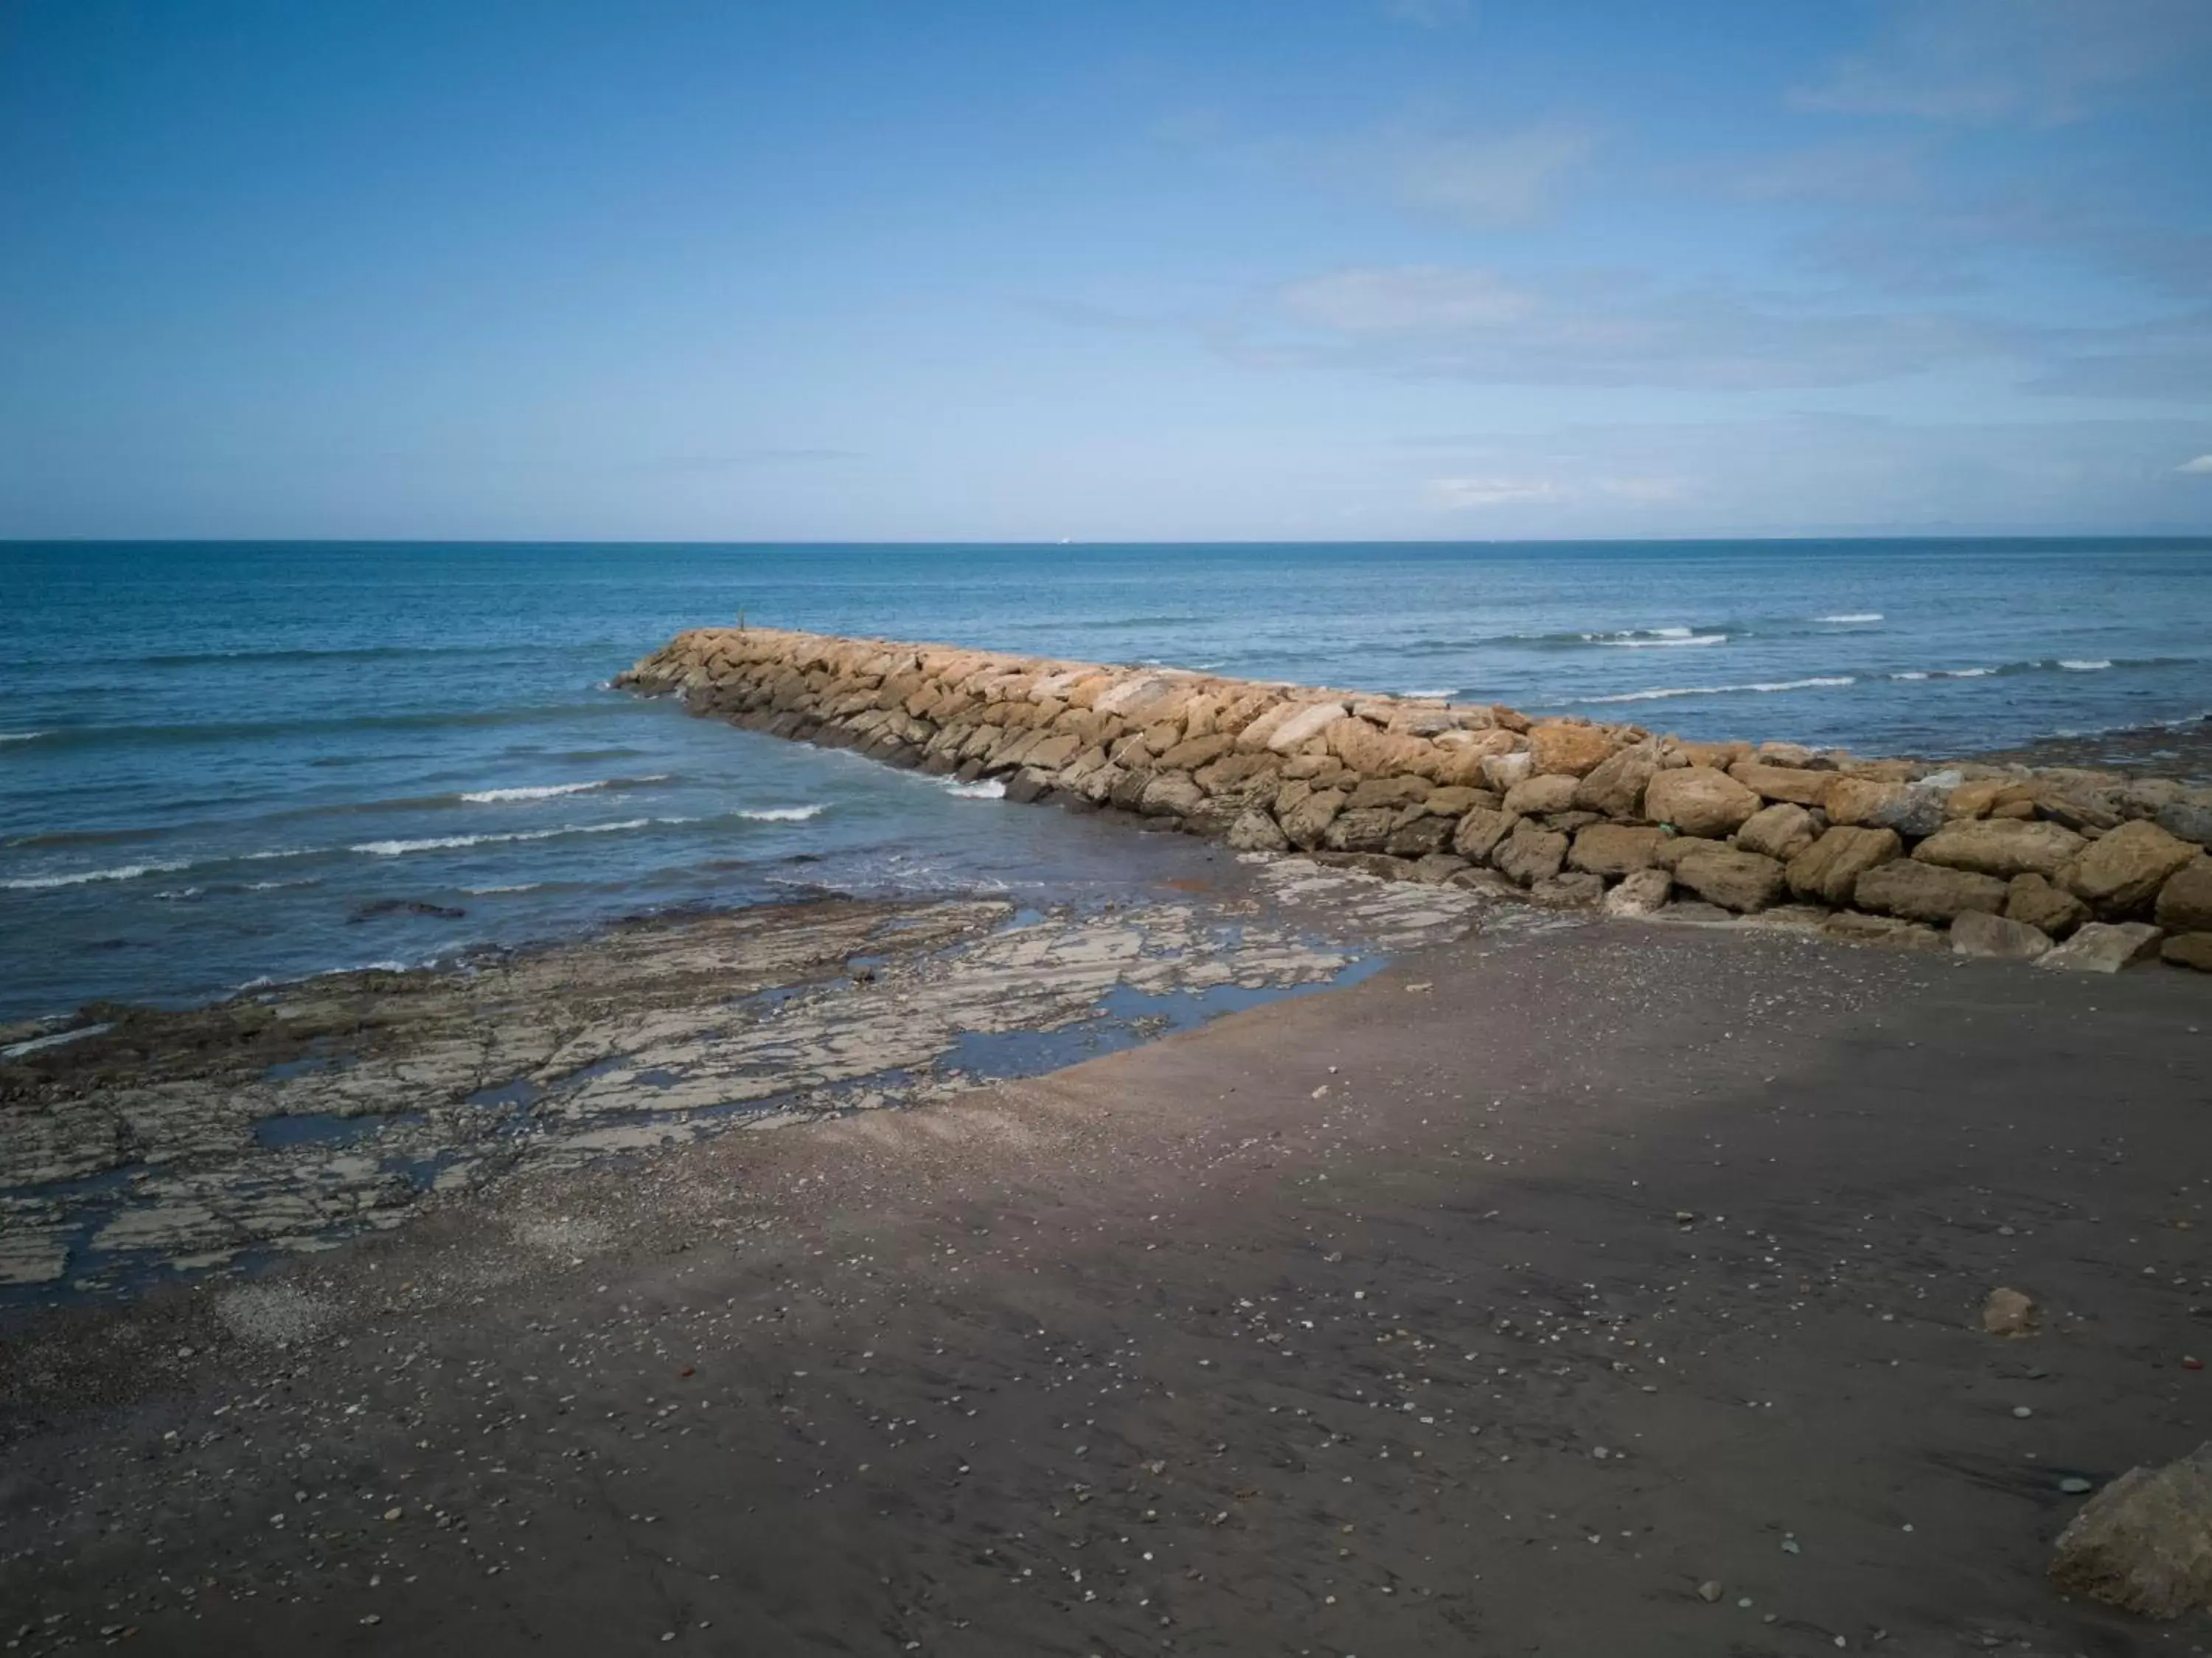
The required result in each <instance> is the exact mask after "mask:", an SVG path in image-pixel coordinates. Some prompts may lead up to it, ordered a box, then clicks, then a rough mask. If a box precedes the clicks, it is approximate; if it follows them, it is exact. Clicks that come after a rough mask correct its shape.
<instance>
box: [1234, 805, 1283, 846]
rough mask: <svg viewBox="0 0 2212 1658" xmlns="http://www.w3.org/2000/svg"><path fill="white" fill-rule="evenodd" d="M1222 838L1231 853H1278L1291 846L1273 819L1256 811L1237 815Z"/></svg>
mask: <svg viewBox="0 0 2212 1658" xmlns="http://www.w3.org/2000/svg"><path fill="white" fill-rule="evenodd" d="M1223 838H1224V839H1225V841H1226V842H1227V844H1228V846H1229V850H1231V851H1232V852H1280V851H1285V850H1288V848H1289V846H1290V844H1291V840H1290V837H1289V836H1287V835H1285V833H1284V832H1282V829H1281V827H1280V826H1279V825H1278V824H1277V823H1276V822H1275V820H1274V819H1273V818H1271V817H1269V816H1268V815H1267V814H1266V813H1265V812H1261V811H1257V810H1253V811H1247V812H1244V813H1243V814H1239V816H1238V817H1237V820H1236V821H1235V822H1234V823H1232V824H1231V825H1230V826H1229V832H1228V834H1227V835H1225V837H1223Z"/></svg>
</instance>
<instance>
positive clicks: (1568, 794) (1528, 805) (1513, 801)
mask: <svg viewBox="0 0 2212 1658" xmlns="http://www.w3.org/2000/svg"><path fill="white" fill-rule="evenodd" d="M1574 802H1575V779H1574V778H1572V777H1569V776H1567V775H1566V774H1565V772H1562V771H1548V772H1542V773H1540V774H1539V775H1537V776H1535V777H1525V778H1523V779H1522V781H1521V782H1519V783H1515V784H1514V785H1513V786H1512V787H1511V788H1510V789H1507V790H1506V791H1505V809H1506V810H1507V811H1509V812H1517V813H1519V814H1521V815H1522V817H1524V818H1525V817H1533V816H1536V815H1539V814H1542V813H1546V812H1565V811H1566V810H1568V809H1569V808H1571V807H1572V806H1573V805H1574Z"/></svg>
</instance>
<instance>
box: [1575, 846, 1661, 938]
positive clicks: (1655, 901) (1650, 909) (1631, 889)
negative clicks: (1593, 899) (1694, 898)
mask: <svg viewBox="0 0 2212 1658" xmlns="http://www.w3.org/2000/svg"><path fill="white" fill-rule="evenodd" d="M1583 833H1584V834H1588V833H1589V831H1588V830H1587V829H1586V830H1584V831H1583ZM1673 891H1674V876H1672V875H1668V873H1667V872H1666V871H1665V870H1664V869H1638V871H1637V872H1636V873H1635V874H1634V875H1630V876H1628V877H1627V878H1626V879H1625V880H1624V881H1622V882H1621V883H1620V886H1618V887H1614V888H1613V890H1612V891H1611V892H1609V893H1607V894H1606V895H1605V901H1604V904H1603V905H1602V906H1601V907H1602V908H1603V909H1604V911H1605V912H1606V914H1607V915H1609V916H1625V917H1635V916H1648V915H1656V914H1657V913H1658V912H1659V911H1661V910H1663V909H1664V908H1666V907H1667V899H1668V894H1669V893H1672V892H1673Z"/></svg>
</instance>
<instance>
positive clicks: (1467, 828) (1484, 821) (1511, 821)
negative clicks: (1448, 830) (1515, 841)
mask: <svg viewBox="0 0 2212 1658" xmlns="http://www.w3.org/2000/svg"><path fill="white" fill-rule="evenodd" d="M1519 821H1520V820H1519V819H1518V818H1516V817H1515V816H1514V815H1513V814H1511V813H1510V812H1503V811H1498V810H1494V809H1492V808H1489V807H1486V806H1478V807H1475V808H1473V809H1472V810H1471V811H1469V812H1468V814H1467V815H1466V816H1465V817H1463V818H1462V819H1461V820H1459V827H1458V828H1457V829H1456V830H1455V831H1454V832H1453V833H1452V843H1451V844H1452V850H1453V851H1455V852H1456V853H1458V854H1459V855H1460V856H1462V857H1463V858H1466V859H1468V861H1469V862H1471V863H1488V862H1489V860H1490V855H1491V853H1492V851H1493V850H1496V848H1497V846H1498V842H1499V841H1501V840H1504V838H1505V837H1506V836H1508V835H1509V834H1510V833H1512V832H1513V826H1514V825H1515V824H1516V823H1517V822H1519Z"/></svg>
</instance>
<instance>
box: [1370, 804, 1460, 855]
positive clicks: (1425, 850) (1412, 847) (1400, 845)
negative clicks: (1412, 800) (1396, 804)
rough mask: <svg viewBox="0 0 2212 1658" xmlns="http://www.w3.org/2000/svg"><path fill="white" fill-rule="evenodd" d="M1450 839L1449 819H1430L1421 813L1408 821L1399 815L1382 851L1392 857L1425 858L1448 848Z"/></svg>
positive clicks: (1404, 816)
mask: <svg viewBox="0 0 2212 1658" xmlns="http://www.w3.org/2000/svg"><path fill="white" fill-rule="evenodd" d="M1451 838H1452V820H1450V819H1449V818H1432V817H1431V816H1429V815H1428V814H1426V813H1425V812H1423V813H1419V814H1417V815H1415V816H1413V817H1412V818H1410V819H1409V818H1407V816H1406V815H1405V814H1402V813H1401V814H1400V815H1399V818H1398V820H1397V823H1396V826H1395V827H1394V828H1393V829H1392V830H1391V831H1390V838H1389V840H1388V841H1386V842H1385V843H1383V850H1384V851H1386V852H1388V853H1389V854H1390V856H1392V857H1401V858H1421V857H1426V856H1429V855H1430V854H1431V852H1441V851H1443V850H1444V849H1445V848H1446V847H1447V846H1449V845H1450V844H1451ZM1454 862H1455V863H1457V862H1458V860H1456V859H1455V860H1454Z"/></svg>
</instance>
